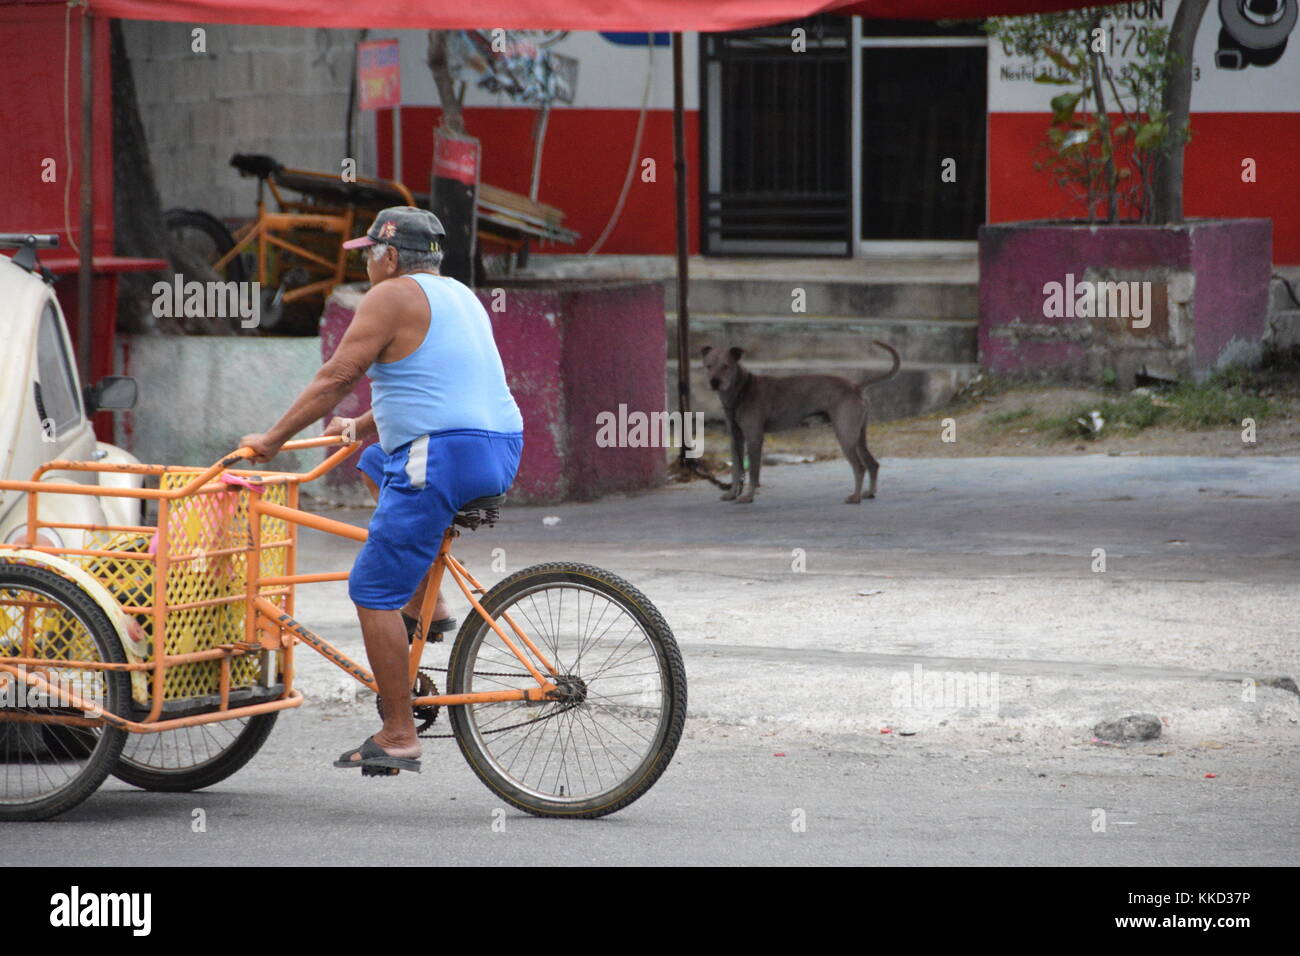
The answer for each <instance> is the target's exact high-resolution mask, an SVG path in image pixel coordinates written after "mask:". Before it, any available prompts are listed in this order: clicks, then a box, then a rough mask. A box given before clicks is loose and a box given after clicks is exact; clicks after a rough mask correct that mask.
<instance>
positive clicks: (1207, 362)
mask: <svg viewBox="0 0 1300 956" xmlns="http://www.w3.org/2000/svg"><path fill="white" fill-rule="evenodd" d="M979 255H980V327H979V350H980V364H981V365H982V366H983V368H985V369H986V370H989V371H991V372H995V373H998V374H1002V375H1008V376H1012V377H1023V378H1044V379H1054V380H1065V381H1095V380H1096V379H1097V378H1098V377H1099V374H1100V372H1101V370H1102V369H1103V368H1111V369H1114V370H1116V371H1117V373H1118V376H1119V380H1120V382H1121V384H1125V383H1126V380H1131V379H1132V377H1133V374H1134V373H1135V372H1136V371H1139V370H1141V368H1142V367H1143V366H1144V365H1145V364H1156V365H1161V366H1165V367H1171V368H1173V369H1174V370H1175V371H1177V372H1178V373H1179V374H1186V375H1190V376H1192V377H1203V376H1204V375H1205V374H1208V372H1209V371H1211V370H1213V369H1214V368H1215V367H1216V366H1217V365H1219V364H1223V363H1227V362H1229V361H1246V362H1251V361H1253V360H1254V359H1255V358H1257V356H1258V354H1259V347H1260V343H1261V340H1262V338H1263V336H1264V333H1265V331H1266V328H1267V318H1268V282H1269V275H1270V273H1271V269H1272V223H1271V222H1270V221H1269V220H1267V219H1223V220H1193V221H1189V222H1188V223H1186V224H1184V225H1181V226H1141V225H1118V226H1088V225H1086V224H1078V223H1053V222H1038V223H1034V222H1023V223H1003V224H996V225H987V226H982V227H981V228H980V231H979ZM1067 274H1071V275H1073V276H1074V277H1075V279H1076V280H1088V281H1144V282H1150V283H1151V291H1152V298H1153V300H1154V313H1155V314H1154V315H1153V316H1152V321H1151V325H1150V327H1149V328H1146V329H1138V328H1135V327H1134V326H1133V325H1132V323H1131V322H1124V321H1118V320H1114V319H1100V318H1096V317H1093V318H1087V317H1073V316H1048V315H1045V314H1044V303H1045V300H1046V296H1045V293H1044V286H1045V285H1046V284H1047V283H1050V282H1061V283H1063V282H1064V281H1065V279H1066V276H1067Z"/></svg>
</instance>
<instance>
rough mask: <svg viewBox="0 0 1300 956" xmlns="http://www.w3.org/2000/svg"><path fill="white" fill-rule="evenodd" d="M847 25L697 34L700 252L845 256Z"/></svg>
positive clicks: (819, 21) (823, 20)
mask: <svg viewBox="0 0 1300 956" xmlns="http://www.w3.org/2000/svg"><path fill="white" fill-rule="evenodd" d="M851 25H852V21H851V20H850V19H849V18H847V17H829V16H824V17H814V18H811V19H808V20H801V21H797V22H793V23H788V24H783V25H781V26H776V27H768V28H765V29H760V30H750V31H745V32H740V33H719V34H701V36H700V67H701V69H700V106H701V117H700V122H701V131H702V133H703V135H702V136H701V150H702V153H703V170H704V174H705V175H704V181H703V183H702V186H703V188H702V189H701V190H700V204H701V209H700V213H701V215H700V222H701V241H702V248H703V251H704V252H705V253H706V254H715V255H716V254H728V253H733V254H734V253H743V254H749V255H753V254H760V255H761V254H770V255H822V256H825V255H843V256H847V255H850V254H851V251H852V245H853V238H854V237H853V210H852V203H853V200H852V181H853V174H852V144H851V129H852V125H853V124H852V107H853V90H852V68H851V59H850V57H851V52H852V51H851V45H850V39H851V37H850V29H851ZM797 30H802V31H803V35H802V36H800V35H799V34H798V33H796V31H797Z"/></svg>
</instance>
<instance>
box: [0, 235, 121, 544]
mask: <svg viewBox="0 0 1300 956" xmlns="http://www.w3.org/2000/svg"><path fill="white" fill-rule="evenodd" d="M57 244H58V237H57V236H35V235H24V234H17V235H15V234H0V249H16V250H17V252H16V253H15V254H14V255H13V256H12V257H10V256H8V255H4V254H0V456H2V457H0V479H7V480H12V481H25V480H27V479H29V478H31V476H32V473H33V472H34V471H35V470H36V469H37V468H38V467H40V466H41V465H43V464H45V463H46V462H49V461H105V462H126V463H132V464H138V459H136V458H135V456H133V455H131V454H130V453H129V452H127V451H125V450H124V449H122V448H119V447H117V446H116V445H110V444H108V443H107V442H101V441H97V440H96V438H95V433H94V430H93V429H92V427H91V423H90V418H89V416H90V415H93V414H94V413H95V412H96V411H101V410H102V411H108V410H117V409H129V408H132V407H133V406H134V405H135V398H136V384H135V381H134V379H130V378H125V377H123V376H109V377H107V378H105V379H103V380H102V381H100V382H98V383H97V384H96V385H94V386H92V387H90V388H86V389H83V388H82V387H81V382H80V379H79V377H78V375H77V365H76V362H75V361H74V360H73V354H74V353H73V351H72V343H71V340H70V339H69V337H68V330H67V325H66V323H65V322H64V318H63V310H62V309H60V308H59V300H58V299H57V298H56V297H55V295H54V289H53V282H52V277H50V276H48V275H47V274H45V273H44V272H43V270H42V269H41V267H40V263H39V261H38V259H37V255H36V250H37V249H38V248H50V247H52V246H55V245H57ZM88 406H89V407H88ZM41 480H43V481H60V482H67V481H77V482H93V481H96V480H97V481H98V482H99V484H101V485H104V486H113V487H119V488H121V487H129V488H138V487H140V485H141V481H142V478H141V476H140V475H135V474H127V473H113V472H88V471H77V472H68V471H47V472H46V473H45V474H43V475H42V476H41ZM37 507H38V508H39V514H40V518H41V520H42V521H52V522H66V523H68V524H83V525H86V524H99V525H103V524H111V525H138V524H140V523H141V522H140V502H139V500H138V499H134V498H116V497H107V496H92V495H55V494H51V495H41V496H39V499H38V502H37ZM26 534H27V495H26V494H24V493H21V492H14V491H0V541H3V542H7V543H9V542H13V543H16V542H20V541H22V540H23V539H24V538H25V536H26ZM85 534H86V533H85V532H84V531H77V530H70V529H59V528H42V529H40V531H39V532H38V537H39V538H40V539H41V540H39V541H38V544H41V545H47V546H51V547H64V548H79V547H82V546H83V543H84V539H85Z"/></svg>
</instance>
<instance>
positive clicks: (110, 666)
mask: <svg viewBox="0 0 1300 956" xmlns="http://www.w3.org/2000/svg"><path fill="white" fill-rule="evenodd" d="M329 445H341V446H342V447H340V448H339V449H338V450H337V451H335V452H334V453H333V454H331V455H329V456H328V457H327V458H326V459H325V460H324V461H322V462H321V463H320V464H319V465H317V466H316V467H315V468H313V469H311V470H310V471H307V472H301V473H293V472H264V471H250V470H242V469H234V468H231V467H230V466H231V465H233V464H234V463H235V462H237V461H240V460H241V459H244V458H246V457H248V456H249V455H250V454H251V450H250V449H248V448H240V449H238V450H237V451H235V452H234V453H233V454H231V455H229V456H227V457H226V458H224V459H222V460H221V461H219V462H217V463H216V464H214V465H212V466H211V467H210V468H208V469H207V470H205V471H203V472H202V473H200V474H199V475H197V476H195V477H194V479H193V480H191V481H190V482H189V483H188V484H186V485H185V486H184V487H183V488H176V489H171V490H166V491H164V490H162V489H157V488H108V487H102V486H99V485H86V484H78V483H60V482H51V481H41V480H40V478H41V475H43V474H45V473H46V472H50V471H85V472H117V473H123V472H125V473H129V474H141V475H155V476H156V475H163V474H168V473H176V472H193V471H195V469H193V468H181V467H174V466H168V465H143V464H142V465H134V464H111V463H100V462H74V461H51V462H46V463H45V464H44V465H42V466H41V467H40V468H38V469H37V470H36V472H35V473H34V474H33V475H32V478H31V480H30V481H0V490H5V491H19V492H25V493H26V494H27V540H26V542H25V543H22V544H8V545H5V544H0V558H3V556H4V554H5V553H6V551H13V550H16V549H20V548H21V549H27V550H32V551H40V552H44V553H47V554H56V555H81V556H90V557H116V558H128V559H132V560H137V561H138V560H142V558H144V557H145V556H142V555H141V554H139V553H137V552H123V551H105V550H102V549H90V548H81V549H74V548H56V547H50V546H46V545H41V544H38V543H37V538H36V533H37V531H38V530H39V529H40V528H67V529H76V530H82V531H114V532H120V531H127V532H139V533H151V532H154V531H155V530H156V529H155V528H154V527H149V526H137V525H87V524H71V523H67V522H52V521H51V522H42V521H40V520H39V519H38V516H37V496H38V495H42V494H71V495H94V496H101V497H129V498H144V499H152V500H156V501H157V502H158V525H157V527H158V528H166V527H167V519H168V509H169V507H170V505H171V502H173V501H176V500H177V499H180V498H185V497H187V496H190V495H204V494H217V493H222V492H225V493H228V492H229V491H230V490H231V487H230V485H227V484H225V483H223V482H219V481H216V479H217V478H218V476H219V475H220V474H222V473H223V472H226V473H229V474H232V475H239V476H241V477H244V478H247V479H249V480H251V481H255V482H258V483H260V484H262V485H271V484H285V485H287V486H288V500H289V506H287V507H286V506H284V505H277V504H274V503H271V502H266V501H263V500H262V498H261V496H260V495H250V496H249V498H250V500H249V529H250V539H251V540H250V542H249V544H248V546H247V547H246V548H242V549H236V551H232V552H230V553H237V552H238V551H242V552H243V553H245V554H246V557H247V562H248V566H247V575H246V577H247V584H246V588H245V593H244V594H243V595H242V596H237V597H228V598H219V599H215V601H230V602H233V601H236V600H242V601H243V602H244V605H245V618H244V640H243V641H239V642H233V643H229V644H222V645H219V646H217V647H213V648H210V649H208V650H204V651H195V652H191V653H184V654H168V653H167V651H166V636H167V635H166V622H167V613H168V612H169V611H174V610H179V609H182V608H184V607H189V606H190V605H179V604H178V605H170V604H168V603H167V595H166V581H167V571H168V568H169V567H170V566H171V565H173V564H176V563H180V562H186V561H193V560H197V559H199V558H200V557H201V556H200V555H198V554H192V555H173V554H170V553H169V550H168V543H167V535H164V534H159V535H158V548H157V553H156V555H154V558H153V560H154V565H155V566H154V596H153V604H152V605H150V606H130V607H126V606H123V610H124V611H128V612H130V613H135V614H144V613H148V614H150V615H152V617H153V625H154V626H153V659H152V660H150V661H140V662H136V663H127V664H115V663H105V662H102V661H67V660H59V661H58V665H59V666H60V667H61V668H72V669H81V670H92V671H94V670H101V671H110V670H114V671H149V672H152V678H153V680H152V694H151V696H152V704H151V707H150V710H149V714H148V716H147V717H146V718H145V719H144V720H139V721H137V720H131V719H128V718H127V717H125V716H123V715H121V714H114V713H109V712H107V711H102V710H100V709H99V708H97V707H95V706H94V705H92V704H90V703H88V702H86V701H85V700H83V699H82V698H80V697H78V696H76V695H75V694H73V693H71V692H69V691H68V690H67V689H66V688H62V687H57V686H55V685H53V684H50V683H49V682H48V681H47V680H45V678H44V677H43V676H41V674H40V673H38V672H36V671H33V670H32V668H33V667H37V668H39V667H41V666H42V665H48V664H50V663H51V660H50V659H48V658H39V657H36V656H34V648H33V644H32V636H31V634H30V627H28V628H27V633H25V634H24V640H23V654H22V656H20V657H12V656H10V657H0V675H6V674H7V675H10V676H12V677H14V678H17V679H18V680H21V681H24V682H25V683H27V684H29V685H33V686H35V687H37V688H38V689H40V690H41V691H43V692H44V693H46V694H49V695H50V696H51V698H52V699H57V700H59V701H60V703H61V704H62V705H63V706H65V707H70V708H75V709H77V710H80V711H82V712H83V713H87V712H89V713H96V712H98V713H100V714H101V715H102V716H100V717H75V716H71V715H66V716H65V715H60V716H56V717H49V716H38V715H34V714H6V715H5V718H4V719H5V720H20V721H31V722H37V723H58V724H64V725H77V726H100V725H102V724H104V723H107V724H110V725H112V726H114V727H120V728H122V729H124V730H128V731H131V732H132V733H157V732H159V731H164V730H175V729H178V728H181V727H193V726H197V725H199V724H207V723H214V722H217V721H222V720H234V719H237V718H241V717H252V716H255V715H257V714H265V713H269V712H271V711H277V710H286V709H288V708H292V707H297V706H299V705H300V704H301V703H302V701H303V697H302V694H301V693H300V692H298V691H297V690H295V689H294V687H293V677H294V646H295V645H296V644H297V643H298V642H300V641H301V642H302V643H304V644H306V645H307V646H309V647H311V648H312V649H313V650H315V651H316V652H317V653H319V654H321V655H322V656H323V657H324V658H325V659H326V660H328V661H330V662H332V663H333V664H334V665H335V666H337V667H339V668H340V669H342V670H343V671H344V672H345V673H347V674H349V675H350V676H351V677H353V678H354V679H355V680H357V681H358V682H359V683H361V684H363V685H364V686H366V687H368V688H370V689H371V690H373V691H376V692H377V691H378V687H377V686H376V684H375V678H374V675H373V674H371V673H370V671H368V670H367V669H366V668H365V667H363V666H362V665H360V664H358V663H357V662H356V661H354V660H352V659H351V658H350V657H348V656H347V655H346V654H344V653H343V652H342V651H341V650H339V649H338V648H337V647H335V646H334V645H333V644H331V643H330V642H329V641H327V640H325V639H324V638H323V637H321V636H320V635H318V634H315V633H313V632H312V631H311V630H309V629H308V628H306V627H305V626H303V625H302V624H301V623H299V622H298V621H297V620H295V619H294V617H293V613H294V606H293V598H294V594H293V589H294V586H295V585H298V584H312V583H317V582H322V581H343V580H346V578H347V576H348V572H346V571H339V572H327V573H322V574H298V573H296V571H295V552H296V545H297V534H296V528H297V527H298V526H303V527H308V528H314V529H316V530H317V531H324V532H326V533H328V534H333V535H337V536H339V537H344V538H351V539H352V540H354V541H359V542H364V541H365V540H366V537H367V532H366V529H364V528H357V527H354V526H352V525H350V524H347V523H345V522H342V521H336V520H334V519H332V518H326V517H323V516H321V515H315V514H311V513H310V512H307V511H303V510H301V509H300V508H298V507H297V503H298V486H299V485H301V484H304V483H306V482H309V481H314V480H315V479H317V478H319V477H320V476H321V475H323V474H325V473H326V472H327V471H330V470H331V469H333V468H334V467H335V466H337V465H339V464H340V463H341V462H342V461H344V459H346V458H348V457H349V456H350V455H352V454H353V453H354V452H355V451H356V449H357V447H358V446H357V445H356V444H355V443H353V444H349V443H346V442H344V440H343V439H342V438H341V437H340V436H331V437H326V438H308V439H302V440H299V441H291V442H287V443H286V444H285V445H284V448H283V450H284V451H294V450H301V449H305V448H319V447H325V446H329ZM263 515H265V516H267V517H271V518H279V519H281V520H283V521H286V522H288V525H289V529H290V532H289V537H288V539H287V540H284V541H274V542H268V543H265V544H264V543H263V542H262V541H261V521H260V518H261V516H263ZM456 536H457V531H456V528H455V526H454V525H453V526H451V527H449V528H448V529H447V531H446V533H445V534H444V535H443V539H442V546H441V548H440V549H439V551H438V556H437V558H436V559H435V560H434V563H433V566H432V570H433V573H432V574H431V575H430V576H429V584H428V587H427V588H426V589H425V592H424V596H423V599H422V604H421V610H420V629H419V632H418V633H419V634H420V635H425V634H427V633H428V627H429V623H430V621H431V619H432V616H433V608H434V604H435V602H436V597H437V594H438V590H439V588H440V587H441V585H442V579H443V575H444V572H446V573H448V574H450V576H451V578H452V580H454V581H455V582H456V584H457V585H458V586H459V587H460V590H461V592H462V593H463V594H464V595H465V598H466V599H467V600H468V601H469V603H470V604H471V606H472V607H473V608H474V612H475V613H476V614H478V615H479V616H480V617H481V618H482V619H483V620H484V621H485V622H487V624H488V626H489V627H491V628H492V630H493V631H495V632H496V635H497V636H498V637H499V638H500V639H501V641H502V643H504V644H505V646H506V647H508V648H509V649H510V651H511V652H512V653H513V654H514V655H515V657H517V658H518V659H519V661H520V663H521V664H522V665H523V666H524V667H525V668H526V669H527V671H528V673H529V674H531V675H532V677H533V678H534V679H535V680H536V681H537V686H536V687H527V688H520V689H518V690H498V691H483V692H480V693H471V694H437V695H431V696H425V697H417V698H414V699H413V701H412V705H413V706H426V705H435V704H436V705H444V706H456V705H462V704H474V703H493V702H497V701H511V700H530V701H545V700H550V699H553V695H554V694H555V693H556V692H557V687H556V684H555V682H554V678H557V677H558V674H557V672H556V670H555V668H554V666H553V665H552V664H551V662H550V661H549V660H547V658H546V656H545V654H543V653H542V651H541V650H540V649H539V648H538V646H537V645H536V644H535V643H534V642H533V640H532V639H531V638H529V636H528V635H527V634H526V633H525V632H524V631H523V630H522V629H521V628H520V627H519V625H518V624H517V623H516V622H515V621H514V620H513V619H512V618H511V617H510V615H508V614H504V615H502V620H504V621H505V623H506V624H507V625H508V626H509V628H510V630H511V631H512V632H513V634H514V637H515V640H511V638H510V637H509V636H508V635H507V634H506V632H505V630H504V629H503V628H502V626H501V624H500V623H498V622H497V621H495V620H493V619H492V616H491V615H490V614H489V613H488V612H487V611H486V610H484V608H483V605H482V604H481V603H480V602H479V599H478V597H476V595H483V594H485V589H484V587H483V585H482V584H480V583H479V582H478V580H477V579H476V578H475V577H474V576H473V575H472V574H470V573H469V571H468V570H467V569H466V568H465V566H464V565H463V564H461V563H460V562H459V561H457V560H456V558H454V557H453V556H452V554H451V543H452V540H453V539H454V538H455V537H456ZM270 548H287V549H288V560H287V561H286V565H285V567H286V571H287V573H286V574H281V575H274V576H267V577H263V576H262V575H261V553H262V551H264V550H268V549H270ZM212 554H215V552H213V553H210V554H209V556H212ZM268 594H270V595H275V594H283V595H285V597H286V601H285V604H286V607H285V608H280V607H277V606H276V605H275V604H273V603H272V602H271V601H269V600H267V595H268ZM201 603H214V602H201ZM425 643H426V640H425V638H424V637H423V636H419V637H417V638H416V639H415V640H414V641H413V642H412V645H411V651H410V673H411V680H412V681H414V680H415V676H416V673H417V671H418V668H419V666H420V660H421V658H422V656H423V654H424V648H425ZM263 650H266V651H268V652H270V651H275V652H278V653H281V654H283V655H284V657H283V665H282V669H283V684H284V690H283V692H282V694H281V696H280V697H279V698H277V699H276V700H272V701H264V702H262V703H257V704H249V705H245V706H235V707H232V706H230V662H231V660H232V659H233V658H235V657H239V656H242V655H245V654H250V653H258V652H261V651H263ZM530 655H531V656H530ZM204 660H219V661H220V662H221V676H220V702H219V704H218V706H217V707H216V709H215V710H213V711H211V712H210V713H204V714H195V715H191V716H187V717H178V718H172V719H168V720H162V719H160V718H161V715H162V706H163V684H164V679H165V677H166V673H167V668H168V667H171V666H173V665H176V664H184V663H190V662H193V661H204Z"/></svg>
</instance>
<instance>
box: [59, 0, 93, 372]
mask: <svg viewBox="0 0 1300 956" xmlns="http://www.w3.org/2000/svg"><path fill="white" fill-rule="evenodd" d="M94 32H95V30H94V20H93V19H92V17H91V13H90V7H89V6H87V7H86V8H85V12H84V13H83V15H82V17H81V236H80V243H79V246H78V253H79V255H80V262H79V263H78V271H77V364H78V365H79V366H80V369H79V371H80V373H81V383H82V384H83V385H88V384H90V310H91V290H92V288H93V286H92V282H93V280H94V258H93V257H94V254H95V209H94V200H95V177H94V175H93V170H92V169H91V160H92V158H93V156H94V155H95V136H94V132H95V127H94V120H93V116H92V114H93V113H94V103H95V91H94V87H93V78H94V75H95V69H94V62H93V57H94V50H95V46H94V38H93V37H94ZM65 175H69V173H65Z"/></svg>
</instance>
